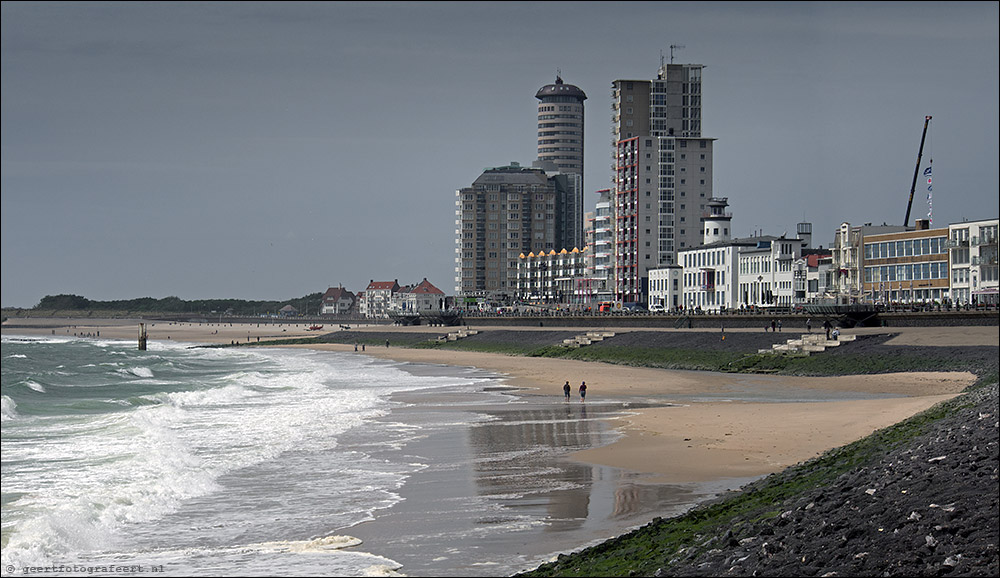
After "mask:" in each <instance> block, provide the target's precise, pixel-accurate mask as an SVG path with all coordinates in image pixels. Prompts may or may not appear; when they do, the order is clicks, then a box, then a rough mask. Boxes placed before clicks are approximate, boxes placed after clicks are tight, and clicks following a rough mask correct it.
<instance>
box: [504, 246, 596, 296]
mask: <svg viewBox="0 0 1000 578" xmlns="http://www.w3.org/2000/svg"><path fill="white" fill-rule="evenodd" d="M585 254H586V250H580V249H578V248H575V247H574V248H573V249H572V250H569V251H567V250H566V249H562V250H560V251H559V252H558V253H557V252H556V251H555V250H554V249H553V250H551V251H549V252H545V251H542V252H540V253H538V254H536V253H533V252H532V253H528V254H527V255H524V254H521V255H520V256H519V259H518V266H517V290H516V296H517V298H518V299H520V300H522V301H528V302H531V303H535V304H566V305H571V306H574V308H578V307H576V306H582V305H584V304H585V303H586V302H587V300H586V297H587V294H586V292H585V291H584V290H585V289H586V287H585V284H584V283H582V281H583V280H584V279H585V278H586V270H587V267H586V257H585Z"/></svg>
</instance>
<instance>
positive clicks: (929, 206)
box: [924, 160, 934, 225]
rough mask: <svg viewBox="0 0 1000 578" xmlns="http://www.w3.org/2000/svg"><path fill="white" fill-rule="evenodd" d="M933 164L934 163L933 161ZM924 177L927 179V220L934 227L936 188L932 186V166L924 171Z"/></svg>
mask: <svg viewBox="0 0 1000 578" xmlns="http://www.w3.org/2000/svg"><path fill="white" fill-rule="evenodd" d="M931 162H932V163H933V162H934V161H933V160H932V161H931ZM924 176H925V177H927V220H928V221H929V222H930V223H931V224H932V225H933V224H934V217H933V216H932V215H933V213H934V199H933V196H932V195H933V190H934V188H933V187H932V186H931V167H930V165H928V166H927V168H926V169H924Z"/></svg>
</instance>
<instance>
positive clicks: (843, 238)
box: [830, 222, 907, 305]
mask: <svg viewBox="0 0 1000 578" xmlns="http://www.w3.org/2000/svg"><path fill="white" fill-rule="evenodd" d="M906 230H907V228H906V227H903V226H899V225H885V224H883V225H881V226H879V225H875V226H872V224H871V223H866V224H864V225H861V226H851V224H850V223H847V222H844V223H841V225H840V228H839V229H837V232H836V234H835V235H834V239H833V244H832V245H830V250H831V253H832V255H833V272H834V279H833V282H834V285H833V291H832V293H833V294H834V295H836V302H837V303H838V304H842V305H847V304H853V303H858V302H860V301H862V300H863V298H864V286H863V269H862V267H863V261H864V254H863V249H862V242H863V240H864V238H865V236H867V235H878V234H883V233H898V232H901V231H906Z"/></svg>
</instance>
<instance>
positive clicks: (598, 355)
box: [218, 333, 970, 375]
mask: <svg viewBox="0 0 1000 578" xmlns="http://www.w3.org/2000/svg"><path fill="white" fill-rule="evenodd" d="M358 335H359V336H358V338H357V339H356V343H357V344H358V345H362V344H364V345H366V346H367V347H384V346H385V338H384V337H382V336H378V337H365V336H364V334H362V333H359V334H358ZM321 343H329V341H327V340H325V339H324V338H323V337H321V336H319V337H304V338H298V339H280V340H272V341H262V342H260V343H254V344H242V345H241V346H242V347H246V346H274V345H314V344H321ZM392 346H393V347H412V348H415V349H444V350H456V351H475V352H478V353H497V354H501V355H511V356H522V357H551V358H559V359H573V360H579V361H596V362H602V363H614V364H618V365H628V366H634V367H653V368H659V369H683V370H693V371H718V372H731V373H777V374H783V375H859V374H873V373H892V372H899V371H969V370H970V367H969V364H968V360H963V359H952V358H948V357H930V356H926V355H908V354H906V353H905V352H893V353H891V354H882V355H873V354H871V353H862V354H857V355H851V354H840V355H795V354H790V355H789V354H774V353H749V354H748V353H741V352H734V351H724V350H699V349H674V348H642V347H618V346H610V345H608V346H604V347H581V348H576V349H574V348H569V347H563V346H560V345H545V346H537V345H530V344H527V345H525V344H518V343H489V342H487V343H483V342H474V341H465V340H459V341H432V340H428V339H426V337H410V336H407V335H406V334H399V335H395V336H393V339H392ZM218 347H230V345H219V346H218Z"/></svg>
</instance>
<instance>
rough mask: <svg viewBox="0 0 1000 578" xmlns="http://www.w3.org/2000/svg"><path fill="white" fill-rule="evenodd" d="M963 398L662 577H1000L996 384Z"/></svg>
mask: <svg viewBox="0 0 1000 578" xmlns="http://www.w3.org/2000/svg"><path fill="white" fill-rule="evenodd" d="M965 397H966V398H967V399H966V400H964V403H962V405H963V407H961V408H960V409H958V410H956V411H954V412H953V413H952V414H951V415H949V416H948V417H947V418H944V419H941V420H939V421H937V422H935V423H934V424H933V426H932V427H931V431H928V432H926V433H924V434H923V435H921V436H919V437H918V438H916V439H914V440H913V441H912V442H911V443H908V444H906V445H905V446H903V447H900V448H898V449H896V450H894V451H891V452H890V453H889V454H887V455H886V456H885V457H884V458H883V459H881V460H880V461H878V462H877V463H873V464H868V465H864V466H861V467H859V468H857V469H855V470H852V471H850V472H847V473H845V474H843V475H841V476H840V477H839V478H837V480H836V482H835V483H833V484H832V485H829V486H825V487H822V488H818V489H814V490H811V491H808V492H805V493H803V494H801V495H799V496H796V497H795V498H793V499H791V500H789V501H788V502H787V503H784V504H781V505H780V512H781V513H780V514H778V515H777V516H775V517H771V518H766V519H763V520H760V521H749V520H748V521H743V523H742V524H740V525H739V527H738V528H737V529H736V530H735V531H732V530H731V531H729V532H727V533H726V534H724V535H722V536H718V537H716V538H715V539H714V540H713V543H712V544H711V546H710V548H709V549H708V550H706V551H701V552H700V553H697V554H693V555H692V557H691V558H690V559H682V560H679V561H677V562H676V563H675V564H672V565H669V566H668V567H665V568H664V569H663V570H662V571H661V572H660V574H661V575H671V576H944V575H954V576H997V575H1000V567H998V562H997V561H998V551H997V545H998V534H1000V518H998V511H1000V504H998V500H1000V497H998V496H1000V479H998V468H1000V464H998V455H1000V448H998V439H1000V413H998V397H997V385H996V384H993V385H992V386H989V387H983V388H980V389H977V390H974V391H973V392H971V393H969V394H967V396H965ZM775 475H776V476H781V475H783V474H775ZM745 491H753V487H752V486H751V487H748V488H745Z"/></svg>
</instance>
